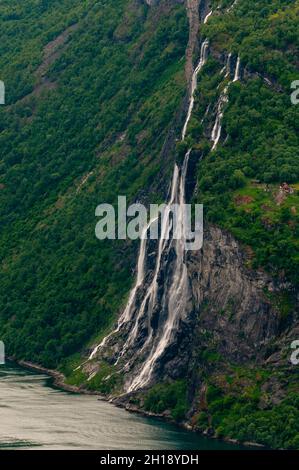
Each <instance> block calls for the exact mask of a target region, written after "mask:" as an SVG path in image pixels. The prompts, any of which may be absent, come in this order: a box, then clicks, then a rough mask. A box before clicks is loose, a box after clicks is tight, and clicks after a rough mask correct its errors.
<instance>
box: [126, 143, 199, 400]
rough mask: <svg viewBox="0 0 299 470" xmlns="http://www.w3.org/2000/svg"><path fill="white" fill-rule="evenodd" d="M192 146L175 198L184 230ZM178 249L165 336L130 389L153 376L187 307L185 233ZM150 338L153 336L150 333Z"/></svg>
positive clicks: (182, 230) (169, 295)
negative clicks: (186, 188) (186, 190)
mask: <svg viewBox="0 0 299 470" xmlns="http://www.w3.org/2000/svg"><path fill="white" fill-rule="evenodd" d="M190 153H191V149H190V150H188V152H187V153H186V155H185V159H184V163H183V166H182V170H181V175H180V180H179V185H178V187H177V190H176V195H175V199H176V200H177V202H178V203H179V213H178V229H179V230H180V232H181V233H182V234H183V233H184V230H185V220H184V207H183V204H184V203H185V186H186V176H187V170H188V162H189V156H190ZM172 243H173V245H174V248H175V252H176V260H175V268H174V274H173V277H172V281H171V285H170V287H169V290H168V292H167V297H166V299H165V297H164V299H163V300H164V301H165V300H167V301H168V317H167V320H166V322H165V325H164V327H163V332H162V336H161V337H160V339H159V341H158V342H157V344H153V347H152V348H151V352H150V354H149V356H148V358H147V360H146V361H145V363H144V364H143V367H142V368H141V371H140V372H139V374H138V376H137V377H135V379H134V380H133V381H132V383H131V384H130V385H129V387H128V389H127V391H128V392H132V391H134V390H137V389H139V388H142V387H144V386H145V385H147V384H148V382H149V381H150V379H151V377H152V373H153V371H154V368H155V364H156V363H157V361H158V359H159V358H160V357H161V356H162V354H163V353H164V351H165V350H166V348H167V346H168V344H169V342H170V340H171V338H172V335H173V333H174V332H175V331H176V330H177V326H178V323H179V321H180V319H181V314H182V311H183V310H184V309H185V308H186V304H187V299H188V291H189V283H188V272H187V266H186V262H185V246H184V239H183V237H182V238H180V239H176V240H173V241H172ZM150 338H151V336H150Z"/></svg>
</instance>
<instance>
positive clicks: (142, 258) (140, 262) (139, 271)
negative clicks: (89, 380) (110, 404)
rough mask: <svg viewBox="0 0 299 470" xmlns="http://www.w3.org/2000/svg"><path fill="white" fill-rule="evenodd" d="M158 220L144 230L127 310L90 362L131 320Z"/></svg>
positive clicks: (151, 222) (92, 354) (92, 355)
mask: <svg viewBox="0 0 299 470" xmlns="http://www.w3.org/2000/svg"><path fill="white" fill-rule="evenodd" d="M156 220H157V218H154V219H152V220H150V222H149V224H148V225H147V226H146V227H145V228H144V230H143V232H142V235H141V243H140V249H139V256H138V262H137V280H136V283H135V285H134V287H133V289H132V290H131V293H130V296H129V300H128V303H127V305H126V308H125V309H124V311H123V313H122V315H121V316H120V318H119V320H118V323H117V327H116V328H115V330H113V331H112V332H111V333H110V334H109V335H108V336H106V337H105V338H104V339H103V341H102V342H101V343H100V344H98V345H97V346H96V347H95V348H94V349H93V351H92V353H91V354H90V356H89V360H91V359H93V358H94V357H95V355H96V354H97V353H98V352H99V351H100V350H101V349H102V348H103V347H104V346H105V345H106V344H107V341H108V339H109V338H111V337H112V336H113V335H114V334H116V333H118V331H120V329H121V327H122V325H123V324H124V323H125V322H127V321H129V319H130V316H131V311H132V306H133V305H134V302H135V299H136V295H137V292H138V289H139V287H140V286H141V285H142V283H143V281H144V275H145V256H146V247H147V232H148V230H149V229H150V227H151V225H152V224H153V223H154V222H155V221H156Z"/></svg>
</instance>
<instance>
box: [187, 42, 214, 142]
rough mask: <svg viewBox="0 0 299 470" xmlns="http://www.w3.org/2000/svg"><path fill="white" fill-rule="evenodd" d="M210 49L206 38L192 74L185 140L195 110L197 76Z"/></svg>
mask: <svg viewBox="0 0 299 470" xmlns="http://www.w3.org/2000/svg"><path fill="white" fill-rule="evenodd" d="M208 49H209V41H208V40H207V39H205V40H204V42H203V43H202V45H201V50H200V60H199V63H198V65H197V67H196V69H195V70H194V72H193V75H192V81H191V97H190V102H189V108H188V113H187V117H186V121H185V124H184V127H183V131H182V140H185V137H186V132H187V127H188V124H189V121H190V118H191V114H192V111H193V107H194V93H195V90H196V88H197V76H198V74H199V72H200V71H201V69H202V68H203V66H204V65H205V63H206V61H207V56H208Z"/></svg>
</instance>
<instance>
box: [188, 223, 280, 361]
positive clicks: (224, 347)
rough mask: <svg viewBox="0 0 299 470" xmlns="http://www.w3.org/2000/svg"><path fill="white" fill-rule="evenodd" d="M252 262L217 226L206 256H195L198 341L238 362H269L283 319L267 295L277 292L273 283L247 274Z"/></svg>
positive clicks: (207, 237)
mask: <svg viewBox="0 0 299 470" xmlns="http://www.w3.org/2000/svg"><path fill="white" fill-rule="evenodd" d="M246 258H247V257H246V253H245V251H244V249H242V248H241V247H240V245H239V244H238V243H237V241H236V240H235V239H234V237H233V236H232V235H230V234H229V233H227V232H224V231H223V230H221V229H219V228H217V227H213V226H209V227H208V228H207V230H206V232H205V237H204V247H203V249H202V251H201V253H194V254H193V253H191V255H190V257H189V274H190V279H191V283H192V291H193V299H194V303H195V308H196V310H197V312H198V316H197V318H198V320H197V332H196V336H197V338H198V339H197V341H198V343H201V344H202V346H203V347H205V346H207V343H209V344H210V345H212V347H213V348H215V349H216V350H217V351H218V352H219V353H220V354H221V355H223V357H225V358H227V360H231V361H235V362H246V361H250V360H252V359H253V360H255V361H259V360H261V359H263V356H264V354H265V348H266V347H267V344H269V343H270V342H271V341H272V340H273V338H275V337H276V335H277V333H278V330H279V314H278V312H277V311H276V310H275V308H274V307H273V306H271V303H270V302H269V300H268V299H267V298H266V295H265V292H267V291H269V290H272V289H273V283H272V281H271V278H270V277H269V276H267V275H266V274H265V273H264V272H257V271H252V270H249V269H247V268H246ZM205 332H207V333H208V336H209V340H208V341H207V340H206V338H205Z"/></svg>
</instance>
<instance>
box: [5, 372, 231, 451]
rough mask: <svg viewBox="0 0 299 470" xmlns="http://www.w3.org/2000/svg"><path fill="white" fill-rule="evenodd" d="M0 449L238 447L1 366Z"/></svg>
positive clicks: (38, 376)
mask: <svg viewBox="0 0 299 470" xmlns="http://www.w3.org/2000/svg"><path fill="white" fill-rule="evenodd" d="M0 448H35V449H101V450H113V449H120V450H125V449H134V450H135V449H143V450H159V449H164V450H172V449H177V450H188V449H191V450H202V449H215V450H216V449H240V447H232V446H231V445H228V444H225V443H222V442H218V441H215V440H212V439H206V438H203V437H201V436H199V435H196V434H194V433H192V432H188V431H184V430H182V429H180V428H178V427H176V426H173V425H170V424H167V423H164V422H161V421H159V420H156V419H149V418H143V417H140V416H138V415H134V414H131V413H128V412H126V411H125V410H122V409H119V408H116V407H115V406H113V405H111V404H109V403H106V402H102V401H98V400H97V398H96V397H95V396H85V395H76V394H70V393H67V392H64V391H60V390H57V389H55V388H53V387H51V380H49V378H48V377H46V376H44V375H39V374H35V373H31V372H28V371H27V370H24V369H21V368H17V367H12V366H0Z"/></svg>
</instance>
